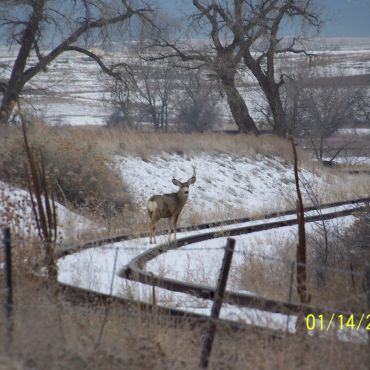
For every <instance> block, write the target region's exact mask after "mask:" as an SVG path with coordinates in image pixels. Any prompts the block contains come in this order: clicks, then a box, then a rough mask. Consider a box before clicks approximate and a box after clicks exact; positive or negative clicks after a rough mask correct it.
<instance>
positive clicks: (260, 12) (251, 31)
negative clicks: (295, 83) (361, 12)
mask: <svg viewBox="0 0 370 370" xmlns="http://www.w3.org/2000/svg"><path fill="white" fill-rule="evenodd" d="M193 3H194V5H195V6H196V7H197V9H198V10H199V11H200V12H202V14H205V16H206V17H208V19H209V20H210V22H211V24H214V32H215V33H216V35H217V34H219V33H220V32H221V30H223V31H222V32H223V34H224V35H226V36H229V37H230V38H231V39H232V42H231V43H230V44H229V45H228V47H229V48H230V47H233V48H235V49H236V50H238V54H240V55H241V57H242V59H243V61H244V63H245V65H246V66H247V67H248V69H249V70H250V71H251V72H252V73H253V75H254V77H255V78H256V80H257V81H258V84H259V86H260V87H261V89H262V91H263V93H264V94H265V96H266V99H267V101H268V104H269V106H270V110H271V113H272V117H273V121H274V126H273V131H274V133H275V134H277V135H279V136H284V135H285V133H286V127H285V114H284V108H283V104H282V101H281V97H280V91H279V89H280V87H281V86H282V85H283V84H284V74H282V73H280V75H278V73H277V69H276V58H277V56H278V55H279V56H281V55H283V54H286V53H295V54H298V53H303V54H306V55H309V54H308V53H307V52H306V51H305V50H304V49H301V48H298V47H296V45H297V40H298V39H297V37H294V38H292V39H288V38H284V37H282V36H281V34H280V33H281V28H282V27H283V25H284V24H285V25H286V24H287V22H288V21H290V22H291V23H292V24H293V25H295V23H296V21H297V20H302V21H303V22H304V23H305V24H309V25H310V26H314V27H319V25H320V17H319V15H318V13H317V12H315V10H314V8H313V6H312V3H313V1H312V0H298V1H293V0H263V1H262V0H233V1H231V0H230V1H226V0H225V1H223V2H218V3H216V2H214V1H209V2H206V1H203V3H207V5H201V2H200V1H197V0H194V1H193ZM215 45H216V44H215ZM219 47H221V45H219ZM216 48H217V45H216Z"/></svg>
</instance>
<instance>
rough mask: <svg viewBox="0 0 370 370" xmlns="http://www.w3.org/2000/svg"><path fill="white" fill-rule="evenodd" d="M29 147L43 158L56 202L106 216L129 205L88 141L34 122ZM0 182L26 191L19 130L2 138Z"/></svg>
mask: <svg viewBox="0 0 370 370" xmlns="http://www.w3.org/2000/svg"><path fill="white" fill-rule="evenodd" d="M28 139H29V143H30V146H31V147H32V148H39V149H40V150H41V151H42V153H43V156H44V160H45V165H46V169H47V173H48V175H50V176H52V178H53V182H54V191H55V193H56V198H57V200H58V201H59V202H60V203H62V204H67V205H72V206H73V207H75V208H79V210H80V211H81V209H84V208H86V209H87V210H88V211H92V212H93V213H94V214H97V215H101V216H107V215H109V214H111V213H112V212H113V213H115V212H117V211H120V210H121V209H122V208H124V207H125V206H126V205H129V204H130V199H129V196H128V194H127V193H126V192H125V190H124V186H123V184H122V180H121V178H120V176H119V175H118V174H117V173H116V171H115V170H114V168H113V166H112V163H111V161H110V157H108V156H105V155H103V154H102V153H101V152H99V150H98V149H97V147H96V146H94V145H92V143H91V142H89V141H88V140H87V141H86V142H85V141H81V140H76V139H75V138H74V137H73V134H72V135H66V133H65V132H64V131H63V130H62V129H58V128H53V127H47V126H46V125H44V124H42V123H40V122H33V124H32V125H31V126H30V127H29V129H28ZM1 142H2V143H1V144H2V145H1V147H0V180H1V181H5V182H7V183H10V184H12V185H15V186H19V187H22V188H27V181H26V177H25V171H24V160H25V151H24V145H23V138H22V135H21V131H20V129H19V128H8V129H7V130H6V135H4V136H2V137H1Z"/></svg>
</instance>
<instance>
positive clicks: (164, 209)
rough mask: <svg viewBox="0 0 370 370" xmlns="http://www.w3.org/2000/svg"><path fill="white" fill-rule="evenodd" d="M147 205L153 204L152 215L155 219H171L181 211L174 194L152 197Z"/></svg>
mask: <svg viewBox="0 0 370 370" xmlns="http://www.w3.org/2000/svg"><path fill="white" fill-rule="evenodd" d="M149 203H154V204H155V207H154V213H155V214H156V215H157V217H161V218H164V217H171V216H172V215H173V214H175V213H177V212H180V211H181V208H182V206H181V204H180V201H179V199H178V197H177V194H176V193H171V194H164V195H153V196H152V197H150V198H149V200H148V209H149Z"/></svg>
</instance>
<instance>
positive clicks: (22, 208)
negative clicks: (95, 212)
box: [0, 181, 93, 239]
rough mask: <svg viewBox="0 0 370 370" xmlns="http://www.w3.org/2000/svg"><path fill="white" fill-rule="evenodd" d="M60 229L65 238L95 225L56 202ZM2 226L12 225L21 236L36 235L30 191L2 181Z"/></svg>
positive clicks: (0, 213) (0, 193) (0, 188)
mask: <svg viewBox="0 0 370 370" xmlns="http://www.w3.org/2000/svg"><path fill="white" fill-rule="evenodd" d="M56 207H57V217H58V231H59V234H60V237H62V238H63V239H65V238H67V237H68V238H71V237H77V236H78V235H79V234H81V233H82V232H84V231H86V230H88V229H89V228H91V227H93V223H92V222H91V221H89V220H87V219H86V218H84V217H82V216H80V215H78V214H76V213H74V212H71V211H70V210H68V209H67V208H66V207H64V206H63V205H61V204H58V203H57V204H56ZM0 226H1V227H2V226H10V228H11V231H12V233H14V234H17V235H18V236H20V237H29V236H31V235H36V234H37V231H36V223H35V219H34V216H33V213H32V205H31V200H30V196H29V193H28V192H26V191H25V190H22V189H17V188H15V187H13V186H9V185H7V184H5V183H4V182H1V181H0Z"/></svg>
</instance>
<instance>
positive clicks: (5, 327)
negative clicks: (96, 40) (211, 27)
mask: <svg viewBox="0 0 370 370" xmlns="http://www.w3.org/2000/svg"><path fill="white" fill-rule="evenodd" d="M341 41H343V40H341ZM341 41H340V40H336V41H335V43H334V44H331V43H328V45H329V46H328V47H327V48H326V49H325V48H324V47H323V48H321V47H320V48H318V47H317V45H316V44H314V43H313V44H312V49H313V50H316V52H317V53H318V55H319V58H317V59H316V63H317V65H316V67H317V68H318V69H319V70H322V71H324V70H325V73H326V75H327V76H328V77H327V78H325V79H322V80H317V81H311V83H313V84H315V85H321V84H323V83H324V84H331V83H337V82H338V81H337V75H338V73H339V72H340V73H343V74H344V75H345V77H344V79H342V80H341V83H342V84H349V85H351V86H352V85H355V86H360V85H361V86H364V85H366V86H368V82H369V81H368V79H369V76H370V40H367V41H366V40H365V41H364V40H360V41H358V43H357V44H356V43H353V42H352V41H353V40H352V41H351V40H347V41H346V42H343V44H342V46H341V47H340V48H339V49H337V46H338V45H341ZM328 42H329V41H328ZM322 49H323V50H322ZM7 52H8V51H7V50H6V49H5V48H0V64H1V63H5V62H7V61H8V60H9V58H10V56H9V55H8V54H7ZM123 54H124V55H123ZM122 57H123V58H124V60H125V61H127V60H128V59H129V58H130V55H128V51H127V50H126V49H124V50H123V51H122V52H116V53H114V54H110V55H105V56H104V58H106V60H111V61H118V60H120V59H121V58H122ZM125 58H126V59H125ZM34 60H35V59H34ZM34 60H33V61H34ZM300 61H301V59H300V57H293V58H291V59H290V60H289V61H287V60H286V59H284V58H281V59H280V60H279V65H280V66H281V68H283V67H284V68H287V69H289V68H294V66H295V65H296V64H297V63H299V62H300ZM288 62H289V63H288ZM31 63H32V60H31ZM2 65H3V64H2ZM0 73H1V75H0V78H1V77H4V76H6V75H8V74H9V70H6V69H2V70H1V71H0ZM239 84H240V85H239V86H244V87H245V89H243V94H244V95H245V97H246V100H247V101H248V102H249V103H250V104H251V106H252V107H253V106H254V104H255V106H258V104H259V103H260V94H259V92H256V91H255V81H253V80H251V79H250V77H249V76H247V75H245V76H241V79H240V81H239ZM21 104H22V107H23V108H25V109H26V110H27V111H28V113H30V118H29V122H30V125H29V127H28V129H27V130H28V131H27V132H28V140H29V143H30V145H31V147H32V148H34V149H35V151H37V150H40V151H42V153H43V158H44V159H45V163H46V172H47V176H48V178H50V179H51V180H52V182H53V188H54V192H55V196H56V200H57V202H58V204H57V211H58V224H59V234H58V235H59V237H58V240H57V244H56V252H57V253H58V255H60V256H61V255H63V254H65V253H66V254H67V255H65V256H63V257H61V258H59V259H58V260H57V266H58V282H59V283H56V282H54V283H53V282H51V281H50V280H48V279H47V277H46V270H45V245H44V244H42V243H41V242H40V240H39V238H38V237H37V229H36V221H35V217H34V214H33V212H32V203H31V200H30V196H29V192H28V190H27V187H28V178H27V176H26V174H25V171H24V166H25V158H26V157H25V150H24V143H23V137H22V132H21V129H20V127H0V226H1V227H3V226H10V227H11V231H12V237H13V239H12V250H13V266H14V306H13V314H12V315H13V316H12V320H10V319H9V317H7V315H6V314H5V310H2V311H1V312H0V370H11V369H12V370H13V369H14V370H23V369H24V370H26V369H27V370H31V369H41V370H44V369H45V370H49V369H51V370H54V369H55V370H57V369H71V370H74V369H76V370H77V369H93V370H94V369H96V370H98V369H99V370H101V369H126V368H127V369H132V370H136V369H137V370H139V369H148V370H149V369H158V370H159V369H161V370H162V369H168V370H175V369H198V368H199V356H200V349H201V345H202V342H203V337H204V330H205V327H206V325H205V321H204V317H203V318H202V317H192V315H193V314H194V316H195V315H196V314H199V315H207V316H208V315H209V313H210V311H211V305H212V300H211V299H207V298H199V297H195V296H193V295H191V294H188V293H186V292H173V291H170V290H168V289H164V288H160V287H153V286H152V284H144V283H140V282H137V281H135V279H132V280H130V279H128V278H126V277H125V276H124V274H123V272H124V271H125V269H126V268H127V266H128V265H129V264H130V262H131V261H132V260H133V259H134V258H136V257H138V256H140V254H142V253H144V252H148V251H151V248H152V247H158V246H160V245H162V247H163V248H162V247H161V248H162V250H161V253H160V254H158V256H156V257H155V258H152V259H151V260H150V261H147V262H146V263H145V264H144V266H142V268H143V270H144V271H145V272H147V273H149V274H151V276H152V277H154V276H158V277H159V279H164V278H166V279H177V280H180V281H182V282H188V283H197V284H201V285H204V286H205V287H206V288H207V289H209V288H213V287H214V286H215V285H216V280H217V276H218V273H219V268H220V263H221V260H222V256H223V253H224V250H225V245H226V240H227V237H228V235H229V232H230V230H232V229H233V228H234V229H236V228H237V227H241V226H243V227H249V226H253V225H261V224H265V223H268V222H271V223H272V222H282V221H284V220H292V219H293V220H295V217H296V214H295V211H294V210H295V208H296V198H297V193H296V188H295V178H294V172H293V155H292V147H291V143H290V141H288V140H284V139H280V138H278V137H274V136H272V135H260V136H258V137H256V136H254V135H228V134H226V133H222V132H204V133H192V134H185V133H178V132H175V131H172V130H170V131H169V132H162V133H161V132H153V131H152V130H151V129H150V128H149V127H143V128H142V129H141V130H124V129H120V128H108V127H104V126H103V125H104V123H105V122H106V121H107V119H108V117H109V116H110V114H111V113H112V105H111V102H110V92H109V91H108V90H107V88H106V84H105V82H104V79H103V77H102V76H101V74H100V71H99V69H98V67H97V66H96V65H95V64H93V62H91V61H90V60H89V59H88V58H87V57H82V56H80V55H78V54H77V55H76V54H72V53H67V54H64V55H63V56H62V57H61V58H60V59H58V60H57V61H56V62H55V63H53V64H52V65H51V66H50V69H49V70H48V72H46V73H42V74H40V75H39V76H38V77H37V78H36V79H35V80H33V82H32V84H30V85H28V86H26V89H25V91H24V94H23V96H22V102H21ZM252 111H253V109H252ZM253 114H258V113H256V112H253ZM221 115H222V120H221V122H222V124H223V125H222V127H220V128H221V129H224V128H232V127H233V126H232V125H229V124H228V122H229V121H230V112H229V111H228V109H227V107H226V101H224V100H223V101H222V109H221ZM31 116H32V117H31ZM27 117H28V116H27ZM257 118H258V117H257ZM349 126H350V125H349ZM221 131H222V130H221ZM298 141H299V140H297V142H298ZM347 142H349V144H348V145H347ZM369 143H370V135H369V131H368V128H366V127H363V128H360V129H352V128H348V129H347V128H345V129H342V131H338V132H337V133H336V134H335V135H332V136H331V137H330V138H329V139H328V140H327V142H326V145H327V147H328V148H329V149H330V150H332V151H334V152H335V150H336V148H337V147H338V146H339V147H340V146H343V145H345V146H346V148H345V150H344V151H343V153H341V155H340V156H338V158H336V160H335V162H336V163H335V165H334V166H332V167H326V166H323V165H322V164H321V163H319V162H318V161H317V160H315V159H314V158H313V155H312V153H311V152H310V150H305V149H306V148H305V147H306V146H309V144H310V143H309V141H303V140H302V141H301V142H300V143H299V146H298V157H299V165H298V167H299V176H300V183H301V190H302V194H303V202H304V206H305V207H308V206H314V208H315V209H314V210H312V211H310V212H311V213H309V215H310V216H312V215H323V214H325V212H328V213H329V212H331V211H334V210H335V211H338V210H343V209H347V208H346V207H348V209H350V208H351V207H352V205H346V206H343V208H340V207H333V209H329V210H321V209H319V205H321V204H323V203H327V202H333V201H345V200H350V199H355V198H360V197H368V196H369V194H370V176H369V173H370V160H369V158H370V152H369V150H370V149H369V148H370V145H369ZM328 148H326V149H328ZM330 150H328V153H329V152H330ZM193 166H195V167H196V181H195V183H194V185H192V186H191V187H190V193H189V200H188V201H187V202H186V204H185V207H184V210H183V212H182V213H181V216H180V218H179V222H178V225H177V226H178V227H180V228H184V227H188V226H194V225H197V224H201V223H205V222H210V223H212V222H215V221H223V222H221V225H219V226H217V227H214V228H213V229H212V228H209V229H208V230H205V231H204V230H203V231H202V230H200V229H199V230H192V231H184V230H183V231H182V232H181V231H180V230H179V232H178V235H177V236H178V238H179V239H180V238H182V237H189V236H192V235H193V236H194V235H195V236H196V235H198V236H200V235H201V234H202V232H206V231H208V232H211V233H213V235H214V236H216V238H214V239H208V240H203V241H201V242H197V243H193V244H189V245H185V246H183V247H181V248H178V249H177V248H172V249H171V250H166V248H167V247H169V246H170V244H169V243H168V241H167V240H168V239H167V235H165V234H163V233H162V234H161V235H160V236H158V243H156V244H155V245H152V244H149V238H148V237H147V234H145V233H147V230H148V213H147V209H146V207H147V205H146V204H147V200H148V198H149V197H150V196H151V195H153V194H165V193H170V192H174V191H176V189H177V187H175V186H174V184H173V183H172V182H171V180H172V178H173V177H175V178H176V179H178V180H180V181H185V180H186V179H188V178H189V177H190V176H192V173H193ZM356 171H357V173H356ZM286 210H293V212H292V213H291V214H290V215H289V216H287V215H285V216H281V215H279V214H278V213H279V212H283V211H286ZM271 212H276V213H277V214H276V215H275V216H274V217H271V219H268V220H266V219H264V217H265V215H266V214H268V213H271ZM306 216H308V214H307V215H306ZM239 218H250V220H247V221H245V222H244V223H241V224H236V225H232V224H231V223H232V222H231V220H233V219H239ZM369 225H370V224H369V211H368V209H367V208H363V209H361V211H358V210H356V212H355V213H354V214H351V215H348V214H347V215H346V216H344V217H339V218H335V219H330V220H320V221H315V222H311V223H307V224H306V231H307V266H308V267H307V273H308V279H307V281H308V283H307V286H308V292H309V294H310V304H313V305H317V306H318V307H324V308H325V309H328V310H332V311H334V310H345V311H346V312H349V313H351V312H355V313H356V314H359V313H360V311H361V312H363V313H364V314H366V313H367V310H368V308H369V307H368V305H367V302H366V297H367V296H366V294H367V293H368V290H369V287H368V285H367V284H368V283H367V282H366V261H368V260H369V258H370V254H369V252H368V247H369V240H370V239H369V235H370V231H369ZM158 229H159V231H166V230H167V222H165V220H160V221H159V223H158ZM122 234H126V235H127V234H130V235H131V237H130V238H129V240H121V241H119V242H116V243H114V242H109V241H107V242H104V243H99V246H94V247H92V248H86V249H84V250H77V249H74V248H73V247H74V246H76V245H81V244H83V242H85V241H89V240H92V241H97V240H99V239H101V238H104V237H110V236H114V235H122ZM235 238H236V242H237V244H236V250H235V254H234V257H233V261H232V264H231V273H230V276H229V279H228V284H227V289H228V291H229V292H233V293H236V294H239V293H240V294H244V295H246V296H249V297H258V298H261V299H271V300H276V301H279V302H288V303H294V304H297V305H298V304H299V303H300V300H299V298H300V296H299V294H298V291H297V285H298V283H297V272H296V269H295V267H296V265H294V263H295V260H296V253H297V243H298V230H297V226H296V225H295V224H290V226H283V227H280V228H276V229H270V230H267V229H265V230H262V231H258V232H249V233H248V234H245V235H237V236H235ZM4 259H5V257H4V254H3V252H2V250H1V252H0V280H1V281H2V280H4V275H5V270H4V264H3V263H4ZM78 289H85V290H86V291H85V292H81V291H78ZM205 290H206V289H205ZM95 293H100V294H107V295H111V296H116V297H120V298H123V300H122V301H116V300H114V299H113V298H108V299H103V298H102V297H101V296H98V295H95ZM5 294H6V292H5V290H4V289H1V290H0V301H1V302H3V300H4V299H5ZM152 303H153V307H151V306H150V305H151V304H152ZM300 308H301V307H300ZM165 309H167V310H170V309H176V310H182V311H184V312H186V313H187V315H189V317H188V318H185V319H184V318H178V317H175V316H171V315H170V314H168V311H165ZM185 316H186V315H185ZM220 317H221V319H222V320H229V321H231V322H232V324H230V322H229V323H225V321H222V322H219V325H218V326H217V334H216V340H215V344H214V349H213V352H212V356H211V363H210V368H211V369H230V370H234V369H236V370H238V369H261V370H264V369H266V370H267V369H274V370H275V369H281V370H287V369H307V370H310V369H322V368H324V367H325V369H328V370H331V369H333V370H334V369H343V370H344V369H346V370H347V369H356V370H357V369H365V368H366V369H367V368H368V361H369V354H368V352H369V351H368V348H369V347H368V343H367V332H366V329H365V326H362V327H359V328H358V329H357V330H354V329H353V328H352V329H351V326H350V325H347V327H346V328H344V329H345V330H341V329H340V327H339V325H338V324H337V325H336V326H335V328H334V329H333V331H331V332H330V333H326V332H324V331H323V330H320V328H319V327H318V326H316V329H315V330H312V331H311V332H309V331H304V332H303V333H301V332H300V331H299V330H298V329H297V326H296V324H297V323H300V317H299V315H297V314H285V313H282V312H280V311H279V310H277V312H276V311H267V310H266V311H265V310H263V309H256V308H250V307H241V306H238V305H235V304H230V303H224V304H223V306H222V310H221V316H220ZM325 318H327V317H325ZM325 323H326V321H325ZM367 323H368V322H367ZM345 326H346V325H345ZM359 326H360V325H359ZM342 329H343V328H342ZM323 366H324V367H323Z"/></svg>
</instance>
